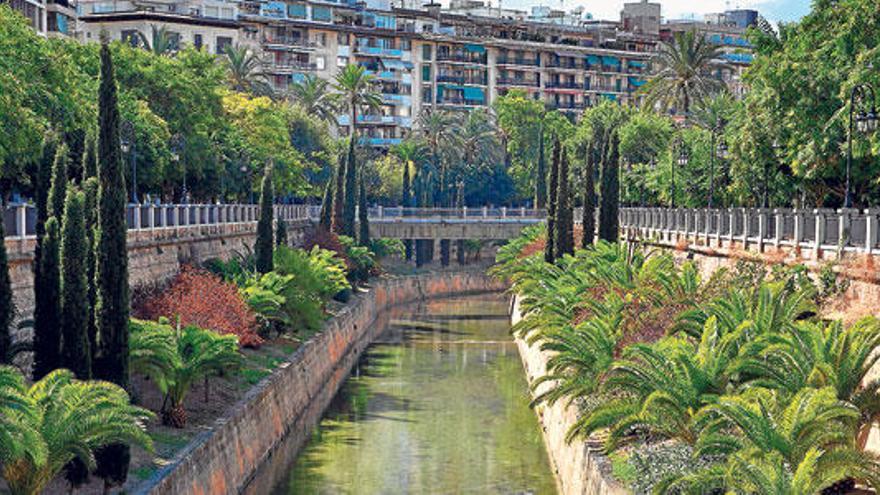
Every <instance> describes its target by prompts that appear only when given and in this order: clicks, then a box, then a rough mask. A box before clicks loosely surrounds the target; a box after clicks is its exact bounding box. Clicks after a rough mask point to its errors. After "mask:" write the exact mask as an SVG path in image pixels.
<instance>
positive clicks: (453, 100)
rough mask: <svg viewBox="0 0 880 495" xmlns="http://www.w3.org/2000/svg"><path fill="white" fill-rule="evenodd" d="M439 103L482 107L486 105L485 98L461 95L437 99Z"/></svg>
mask: <svg viewBox="0 0 880 495" xmlns="http://www.w3.org/2000/svg"><path fill="white" fill-rule="evenodd" d="M437 104H438V105H457V106H465V107H482V106H486V102H485V100H471V99H467V98H463V97H461V96H449V97H447V96H444V97H443V99H442V100H437Z"/></svg>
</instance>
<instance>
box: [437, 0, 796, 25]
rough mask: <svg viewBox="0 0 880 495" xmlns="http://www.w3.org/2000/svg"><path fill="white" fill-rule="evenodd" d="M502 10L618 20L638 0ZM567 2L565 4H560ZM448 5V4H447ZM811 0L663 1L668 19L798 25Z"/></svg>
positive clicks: (583, 0)
mask: <svg viewBox="0 0 880 495" xmlns="http://www.w3.org/2000/svg"><path fill="white" fill-rule="evenodd" d="M501 1H502V4H501V5H502V6H503V7H508V8H516V9H522V10H528V9H529V8H530V7H531V6H533V5H546V6H548V7H553V8H559V7H560V6H562V7H563V8H565V10H571V9H573V8H575V7H578V6H583V7H584V9H585V10H586V11H587V12H591V13H592V14H593V17H594V18H596V19H607V20H617V19H619V18H620V10H621V9H622V8H623V4H624V1H627V2H628V1H637V0H501ZM561 2H564V3H561ZM444 3H448V2H444ZM810 3H811V0H660V4H661V5H662V6H663V10H662V12H663V17H664V18H665V19H681V18H690V17H691V16H694V17H696V18H697V19H701V18H702V16H703V14H707V13H711V12H723V11H724V10H726V9H728V8H730V9H733V8H737V7H739V8H749V9H755V10H757V11H759V12H760V13H761V14H762V15H763V16H764V17H766V18H767V19H768V20H770V21H771V22H774V23H775V22H780V21H783V22H790V21H796V20H798V19H800V18H801V17H803V16H804V15H806V14H807V13H808V12H809V11H810ZM491 4H492V6H496V7H497V6H498V0H491Z"/></svg>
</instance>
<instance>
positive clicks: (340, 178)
mask: <svg viewBox="0 0 880 495" xmlns="http://www.w3.org/2000/svg"><path fill="white" fill-rule="evenodd" d="M345 162H346V160H345V159H343V160H342V163H340V164H339V166H337V167H336V183H335V184H334V186H333V216H332V218H331V220H330V228H331V230H333V232H336V233H337V234H340V233H342V224H343V221H342V210H343V204H344V203H345V169H346V165H345Z"/></svg>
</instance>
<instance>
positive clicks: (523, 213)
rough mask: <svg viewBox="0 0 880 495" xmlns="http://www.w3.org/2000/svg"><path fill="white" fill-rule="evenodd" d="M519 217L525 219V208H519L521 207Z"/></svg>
mask: <svg viewBox="0 0 880 495" xmlns="http://www.w3.org/2000/svg"><path fill="white" fill-rule="evenodd" d="M519 216H520V217H522V218H525V217H526V207H525V206H521V207H520V209H519Z"/></svg>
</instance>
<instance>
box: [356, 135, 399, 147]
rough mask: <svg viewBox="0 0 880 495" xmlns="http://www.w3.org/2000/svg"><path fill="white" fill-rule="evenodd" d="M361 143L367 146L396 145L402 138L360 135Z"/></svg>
mask: <svg viewBox="0 0 880 495" xmlns="http://www.w3.org/2000/svg"><path fill="white" fill-rule="evenodd" d="M360 141H361V144H364V145H367V146H376V147H387V146H396V145H398V144H400V143H401V142H402V141H403V138H386V137H362V138H361V140H360Z"/></svg>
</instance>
